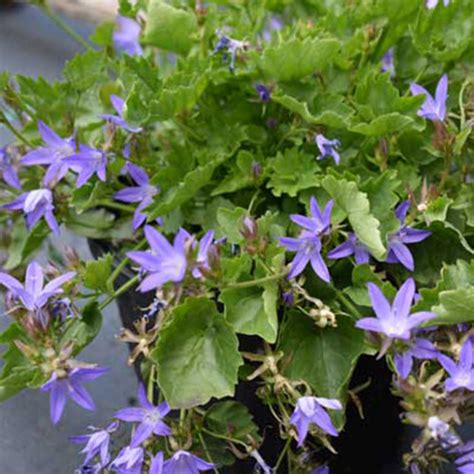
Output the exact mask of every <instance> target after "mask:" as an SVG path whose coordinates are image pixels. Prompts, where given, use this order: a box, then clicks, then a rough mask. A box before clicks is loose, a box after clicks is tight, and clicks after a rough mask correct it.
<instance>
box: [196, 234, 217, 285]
mask: <svg viewBox="0 0 474 474" xmlns="http://www.w3.org/2000/svg"><path fill="white" fill-rule="evenodd" d="M213 242H214V231H213V230H208V231H207V232H206V233H205V234H204V236H203V237H202V239H201V240H200V241H199V249H198V254H197V257H196V262H195V267H194V268H193V271H192V275H193V277H194V278H202V277H203V276H204V274H203V271H206V270H209V251H210V249H211V246H212V245H213Z"/></svg>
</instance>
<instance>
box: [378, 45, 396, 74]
mask: <svg viewBox="0 0 474 474" xmlns="http://www.w3.org/2000/svg"><path fill="white" fill-rule="evenodd" d="M381 69H382V72H389V73H390V77H394V76H395V64H394V63H393V48H390V49H389V50H388V51H387V52H386V53H385V54H384V55H383V56H382V68H381Z"/></svg>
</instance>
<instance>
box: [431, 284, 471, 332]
mask: <svg viewBox="0 0 474 474" xmlns="http://www.w3.org/2000/svg"><path fill="white" fill-rule="evenodd" d="M439 303H440V304H439V305H438V306H434V307H433V308H432V310H433V312H434V313H436V314H437V315H438V317H437V318H436V319H433V320H431V321H430V323H431V324H458V323H469V322H472V321H474V286H471V287H470V288H459V289H457V290H448V291H443V292H441V293H440V294H439Z"/></svg>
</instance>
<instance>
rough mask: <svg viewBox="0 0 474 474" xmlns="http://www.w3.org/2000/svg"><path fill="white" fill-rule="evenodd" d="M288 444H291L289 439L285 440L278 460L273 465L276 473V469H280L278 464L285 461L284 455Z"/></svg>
mask: <svg viewBox="0 0 474 474" xmlns="http://www.w3.org/2000/svg"><path fill="white" fill-rule="evenodd" d="M290 444H291V438H288V439H287V440H286V443H285V446H284V448H283V450H282V452H281V453H280V456H278V460H277V462H276V464H275V467H274V468H273V470H274V471H275V472H278V468H279V467H280V464H281V463H282V461H283V459H285V455H286V452H287V451H288V448H289V447H290Z"/></svg>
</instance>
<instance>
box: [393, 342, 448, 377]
mask: <svg viewBox="0 0 474 474" xmlns="http://www.w3.org/2000/svg"><path fill="white" fill-rule="evenodd" d="M438 355H439V353H438V351H437V349H436V347H435V346H434V345H433V343H432V342H431V341H429V340H428V339H424V338H421V337H420V338H416V339H415V341H414V342H413V345H411V346H410V347H409V348H408V349H407V350H405V351H404V352H397V353H396V354H395V356H394V362H395V367H396V369H397V372H398V375H400V377H401V378H402V379H406V378H407V377H408V375H409V374H410V372H411V369H412V368H413V358H415V359H436V358H437V357H438Z"/></svg>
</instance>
